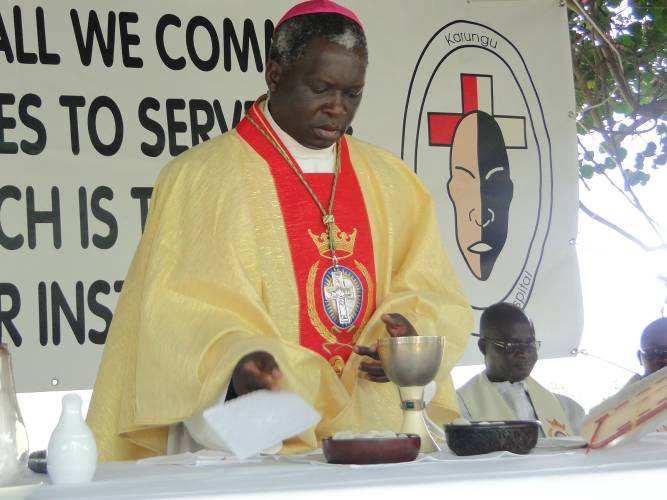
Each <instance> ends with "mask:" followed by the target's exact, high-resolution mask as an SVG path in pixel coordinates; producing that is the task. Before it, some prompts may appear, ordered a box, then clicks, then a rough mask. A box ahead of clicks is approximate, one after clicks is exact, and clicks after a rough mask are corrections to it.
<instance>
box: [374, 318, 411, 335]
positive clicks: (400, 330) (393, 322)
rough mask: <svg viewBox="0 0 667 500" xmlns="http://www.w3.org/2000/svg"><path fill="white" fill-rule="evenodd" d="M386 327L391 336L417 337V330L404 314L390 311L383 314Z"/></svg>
mask: <svg viewBox="0 0 667 500" xmlns="http://www.w3.org/2000/svg"><path fill="white" fill-rule="evenodd" d="M382 321H384V326H385V329H386V330H387V333H388V334H389V336H390V337H416V336H417V330H415V327H414V326H412V323H410V322H409V321H408V319H407V318H406V317H405V316H403V315H402V314H398V313H389V314H383V315H382Z"/></svg>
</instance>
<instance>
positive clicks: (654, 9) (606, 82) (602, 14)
mask: <svg viewBox="0 0 667 500" xmlns="http://www.w3.org/2000/svg"><path fill="white" fill-rule="evenodd" d="M579 5H583V7H584V9H585V10H586V12H587V14H588V16H589V17H590V18H591V19H593V21H594V22H595V25H597V27H598V28H599V29H600V31H602V32H603V33H604V35H605V37H606V39H607V40H608V41H609V42H611V44H612V45H613V47H610V46H609V44H608V43H606V42H605V40H604V38H603V36H602V35H601V34H600V33H599V32H598V31H597V30H596V29H595V28H594V26H593V24H592V23H591V22H590V21H589V20H588V19H586V18H585V17H584V16H583V15H582V14H581V12H580V11H579V10H578V6H577V5H576V4H574V3H571V4H570V5H569V7H570V11H569V23H570V32H571V39H572V55H573V64H574V72H575V90H576V98H577V107H578V111H579V113H578V115H579V120H578V127H579V128H578V130H579V132H580V135H582V136H586V135H593V136H595V137H596V139H598V140H601V141H602V145H601V147H600V151H599V152H600V153H601V154H602V155H603V158H602V163H603V164H604V165H606V166H607V167H609V168H613V167H611V165H610V163H608V162H607V161H606V159H605V158H604V156H607V155H609V156H613V157H615V161H614V166H617V167H618V168H625V169H626V171H627V172H628V173H629V175H631V178H632V179H639V180H638V181H637V182H634V181H633V182H630V186H633V185H637V184H646V182H648V179H650V174H647V173H645V172H642V173H641V174H640V173H637V172H638V171H644V170H646V168H647V167H651V168H653V169H656V168H658V167H662V166H663V165H664V155H665V153H667V144H666V143H665V140H664V137H665V135H666V132H667V130H666V128H667V127H665V124H664V121H665V117H666V113H667V4H665V2H664V0H663V1H656V0H643V1H642V0H623V1H620V0H589V1H588V2H583V1H581V0H580V2H579ZM614 49H615V50H614ZM617 54H618V55H617ZM619 59H620V61H619ZM651 129H653V130H656V132H657V133H658V136H660V137H662V138H663V140H661V142H660V144H656V143H654V142H649V143H647V144H646V147H645V149H644V151H643V152H642V154H641V157H640V155H637V156H636V157H635V158H634V159H631V160H634V161H626V160H627V151H626V150H625V148H623V147H622V144H623V143H624V142H625V141H626V140H628V141H630V140H635V139H636V138H638V137H641V136H642V135H644V134H646V132H647V131H650V130H651ZM588 142H590V141H588ZM580 159H581V162H582V166H583V163H584V162H590V161H592V159H593V152H592V151H586V150H585V149H583V148H582V150H581V151H580ZM602 170H604V169H602ZM580 171H581V173H582V177H584V178H588V177H586V176H584V175H583V172H584V171H586V172H589V170H588V169H583V170H580ZM647 176H648V177H647Z"/></svg>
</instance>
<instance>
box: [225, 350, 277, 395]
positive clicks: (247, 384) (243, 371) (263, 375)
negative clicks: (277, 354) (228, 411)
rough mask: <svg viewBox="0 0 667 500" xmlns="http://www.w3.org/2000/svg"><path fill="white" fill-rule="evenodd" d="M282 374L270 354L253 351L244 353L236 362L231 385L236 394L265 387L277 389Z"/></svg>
mask: <svg viewBox="0 0 667 500" xmlns="http://www.w3.org/2000/svg"><path fill="white" fill-rule="evenodd" d="M282 377H283V374H282V372H281V371H280V368H279V367H278V363H276V360H275V358H274V357H273V356H271V354H269V353H268V352H265V351H255V352H251V353H250V354H246V355H245V356H243V357H242V358H241V360H240V361H239V362H238V363H237V364H236V368H234V373H233V374H232V386H233V388H234V391H235V392H236V394H237V395H238V396H243V395H244V394H248V393H249V392H253V391H258V390H260V389H267V390H270V391H274V390H277V389H278V388H279V387H278V386H279V383H280V380H281V379H282Z"/></svg>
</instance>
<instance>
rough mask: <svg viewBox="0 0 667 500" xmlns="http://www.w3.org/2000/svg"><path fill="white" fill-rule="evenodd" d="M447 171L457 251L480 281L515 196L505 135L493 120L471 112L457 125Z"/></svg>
mask: <svg viewBox="0 0 667 500" xmlns="http://www.w3.org/2000/svg"><path fill="white" fill-rule="evenodd" d="M449 168H450V179H449V181H448V182H447V193H448V194H449V198H450V199H451V201H452V204H453V205H454V211H455V214H456V240H457V243H458V247H459V250H460V251H461V254H462V255H463V258H464V259H465V262H466V264H467V265H468V268H469V269H470V271H471V272H472V273H473V274H474V275H475V277H476V278H477V279H479V280H482V281H484V280H486V279H488V278H489V276H490V275H491V272H492V271H493V266H494V264H495V263H496V260H497V259H498V256H499V255H500V252H501V251H502V249H503V247H504V246H505V242H506V240H507V226H508V216H509V209H510V203H511V201H512V196H513V194H514V184H513V183H512V180H511V179H510V165H509V161H508V159H507V150H506V148H505V142H504V140H503V134H502V132H501V129H500V126H499V125H498V123H497V122H496V120H495V119H494V118H493V117H492V116H491V115H489V114H487V113H485V112H483V111H472V112H470V113H468V114H466V115H465V116H464V117H463V119H462V120H461V121H460V122H459V123H458V126H457V127H456V130H455V132H454V139H453V143H452V147H451V150H450V156H449Z"/></svg>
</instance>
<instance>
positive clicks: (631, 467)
mask: <svg viewBox="0 0 667 500" xmlns="http://www.w3.org/2000/svg"><path fill="white" fill-rule="evenodd" d="M666 477H667V434H651V435H648V436H646V437H644V438H643V439H642V440H641V441H639V442H634V443H626V444H624V445H623V446H619V447H616V448H607V449H601V450H595V451H591V452H590V453H588V454H587V453H586V452H585V450H581V449H579V450H535V451H533V452H532V453H530V454H528V455H524V456H521V455H512V454H506V453H499V454H492V455H483V456H477V457H456V456H454V455H452V454H451V453H449V452H442V453H439V454H436V455H430V456H427V457H421V459H420V460H419V461H417V462H413V463H405V464H392V465H388V466H355V467H352V466H340V465H338V466H337V465H329V464H326V463H324V462H323V460H322V457H321V455H317V454H313V455H309V456H299V457H263V458H262V459H261V461H254V462H249V463H238V462H230V463H229V464H225V462H224V461H223V462H220V463H219V464H216V465H207V466H205V467H197V466H186V465H156V464H137V463H135V462H110V463H106V464H102V465H101V466H100V467H99V468H98V470H97V472H96V474H95V478H94V480H93V482H92V483H89V484H87V485H80V486H53V485H50V484H48V478H46V476H43V475H37V474H30V475H27V476H26V477H25V478H23V484H24V485H28V484H30V483H31V482H32V483H35V482H39V481H41V482H42V484H41V485H38V486H37V485H33V486H23V487H15V488H4V489H3V488H0V499H3V500H4V499H6V498H28V499H30V500H32V499H35V500H38V499H49V500H59V499H67V500H76V499H86V500H102V499H104V500H107V499H109V500H111V499H113V500H118V499H123V500H125V499H133V498H140V499H149V498H150V499H161V500H165V499H176V498H187V499H206V500H210V499H215V498H224V499H237V498H238V499H253V498H269V499H272V498H277V499H282V498H289V499H290V500H296V499H301V498H304V499H306V498H307V499H318V498H334V497H335V498H340V497H341V496H342V497H344V498H345V500H350V499H353V498H361V497H362V496H363V497H364V498H368V497H369V495H370V497H371V498H380V496H381V498H383V499H384V498H405V497H406V495H408V496H409V497H410V498H415V499H416V498H427V497H425V496H423V495H437V497H435V496H434V497H429V498H454V497H453V496H452V495H458V494H460V495H463V496H462V497H461V498H465V499H466V500H468V499H474V498H485V497H486V498H488V495H489V494H491V493H495V494H496V495H497V494H498V493H499V492H501V491H506V492H507V494H508V495H510V494H511V496H512V497H516V498H521V496H523V495H534V496H535V498H541V499H544V498H547V499H551V498H588V499H591V498H592V499H596V498H605V499H610V498H612V499H613V498H623V499H624V500H628V499H629V498H630V499H631V498H638V497H639V496H640V495H641V493H642V492H644V491H647V492H650V491H652V492H653V493H656V492H660V491H664V480H665V478H666Z"/></svg>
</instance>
